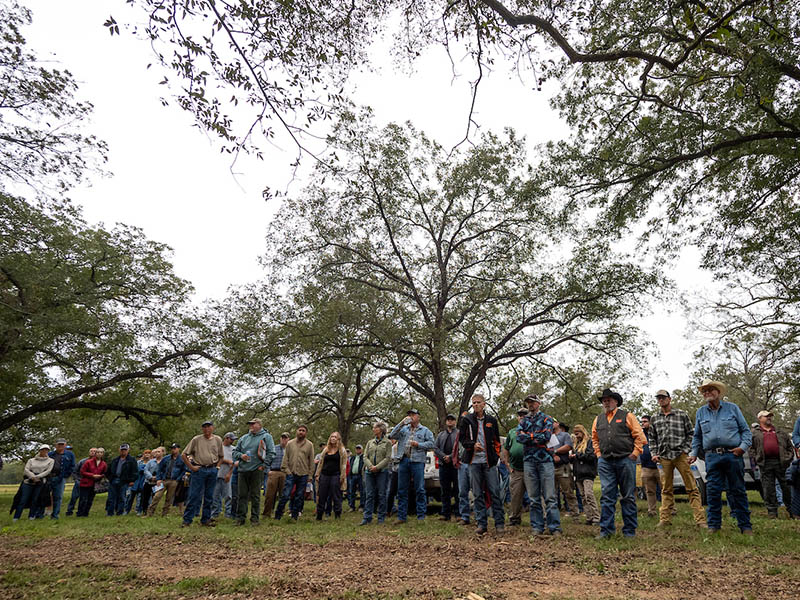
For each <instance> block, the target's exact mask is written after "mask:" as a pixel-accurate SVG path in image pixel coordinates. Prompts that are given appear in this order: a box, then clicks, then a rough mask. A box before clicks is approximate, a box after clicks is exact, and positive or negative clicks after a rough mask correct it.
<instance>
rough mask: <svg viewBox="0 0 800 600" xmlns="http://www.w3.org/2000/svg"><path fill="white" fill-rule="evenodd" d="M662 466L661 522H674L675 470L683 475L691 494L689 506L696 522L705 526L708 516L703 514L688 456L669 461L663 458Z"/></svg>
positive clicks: (684, 455)
mask: <svg viewBox="0 0 800 600" xmlns="http://www.w3.org/2000/svg"><path fill="white" fill-rule="evenodd" d="M661 466H662V467H663V475H662V480H661V522H662V523H670V522H672V510H673V509H674V508H675V490H674V489H673V483H672V482H673V480H674V479H675V472H674V470H675V469H678V473H680V474H681V478H682V479H683V484H684V485H685V486H686V493H687V494H689V504H690V505H691V507H692V512H693V513H694V522H695V523H696V524H698V525H701V524H702V525H704V524H705V522H706V515H705V513H704V512H703V504H702V503H701V502H700V492H699V491H698V490H697V484H695V481H694V474H693V473H692V469H691V468H690V467H689V461H688V460H687V459H686V454H685V453H684V454H681V455H680V456H678V457H677V458H673V459H671V460H670V459H667V458H663V457H662V458H661Z"/></svg>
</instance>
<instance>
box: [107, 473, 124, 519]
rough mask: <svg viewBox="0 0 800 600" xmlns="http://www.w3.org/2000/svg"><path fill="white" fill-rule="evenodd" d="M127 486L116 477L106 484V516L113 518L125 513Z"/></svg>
mask: <svg viewBox="0 0 800 600" xmlns="http://www.w3.org/2000/svg"><path fill="white" fill-rule="evenodd" d="M127 491H128V484H127V483H124V482H122V481H120V480H119V479H117V478H116V477H115V478H114V479H112V480H111V482H110V483H109V484H108V502H106V515H108V516H109V517H113V516H114V515H115V514H116V515H122V514H124V513H125V492H127Z"/></svg>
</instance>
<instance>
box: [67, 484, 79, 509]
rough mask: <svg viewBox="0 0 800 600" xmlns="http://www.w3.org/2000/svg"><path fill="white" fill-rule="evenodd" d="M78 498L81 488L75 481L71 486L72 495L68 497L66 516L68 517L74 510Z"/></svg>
mask: <svg viewBox="0 0 800 600" xmlns="http://www.w3.org/2000/svg"><path fill="white" fill-rule="evenodd" d="M80 496H81V486H79V485H78V482H77V481H76V482H75V483H73V484H72V495H71V496H70V497H69V504H67V516H70V515H71V514H72V513H73V511H74V510H75V505H76V504H77V503H78V499H79V498H80Z"/></svg>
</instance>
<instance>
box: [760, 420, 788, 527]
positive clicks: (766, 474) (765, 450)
mask: <svg viewBox="0 0 800 600" xmlns="http://www.w3.org/2000/svg"><path fill="white" fill-rule="evenodd" d="M772 416H773V415H772V411H769V410H762V411H761V412H759V413H758V415H757V418H758V423H757V424H756V426H755V427H753V429H752V431H751V433H752V434H753V445H752V446H751V447H750V456H752V457H753V459H754V460H755V461H756V464H757V465H758V470H759V471H760V472H761V488H762V490H763V492H764V494H763V495H764V504H766V505H767V514H768V515H769V517H770V518H771V519H777V518H778V495H777V493H776V492H775V481H776V480H777V481H778V483H779V484H780V486H781V491H782V492H783V498H784V504H785V505H786V506H787V507H788V506H789V505H790V501H789V499H790V498H791V492H790V490H789V486H788V485H787V483H786V475H785V474H786V469H787V467H788V466H789V464H790V463H791V462H792V460H793V459H794V447H793V446H792V439H791V437H790V436H789V433H788V432H787V431H784V430H783V429H778V428H776V427H775V426H774V425H773V424H772ZM787 510H788V509H787Z"/></svg>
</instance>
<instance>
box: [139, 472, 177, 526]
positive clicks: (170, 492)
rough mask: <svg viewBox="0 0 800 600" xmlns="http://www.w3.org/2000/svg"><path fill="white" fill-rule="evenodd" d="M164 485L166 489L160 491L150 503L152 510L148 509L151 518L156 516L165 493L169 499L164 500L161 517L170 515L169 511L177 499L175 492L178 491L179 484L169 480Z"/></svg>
mask: <svg viewBox="0 0 800 600" xmlns="http://www.w3.org/2000/svg"><path fill="white" fill-rule="evenodd" d="M163 483H164V487H163V488H161V489H160V490H158V491H157V492H156V493H155V495H154V496H153V499H152V500H151V501H150V508H148V509H147V516H149V517H152V516H153V515H154V514H155V512H156V508H157V507H158V503H159V502H160V501H161V497H162V496H163V495H164V494H165V493H166V495H167V497H166V498H165V499H164V508H163V509H162V511H161V516H162V517H166V516H167V513H169V509H170V508H172V501H173V500H174V499H175V490H177V489H178V482H177V481H175V480H173V479H168V480H166V481H164V482H163Z"/></svg>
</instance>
